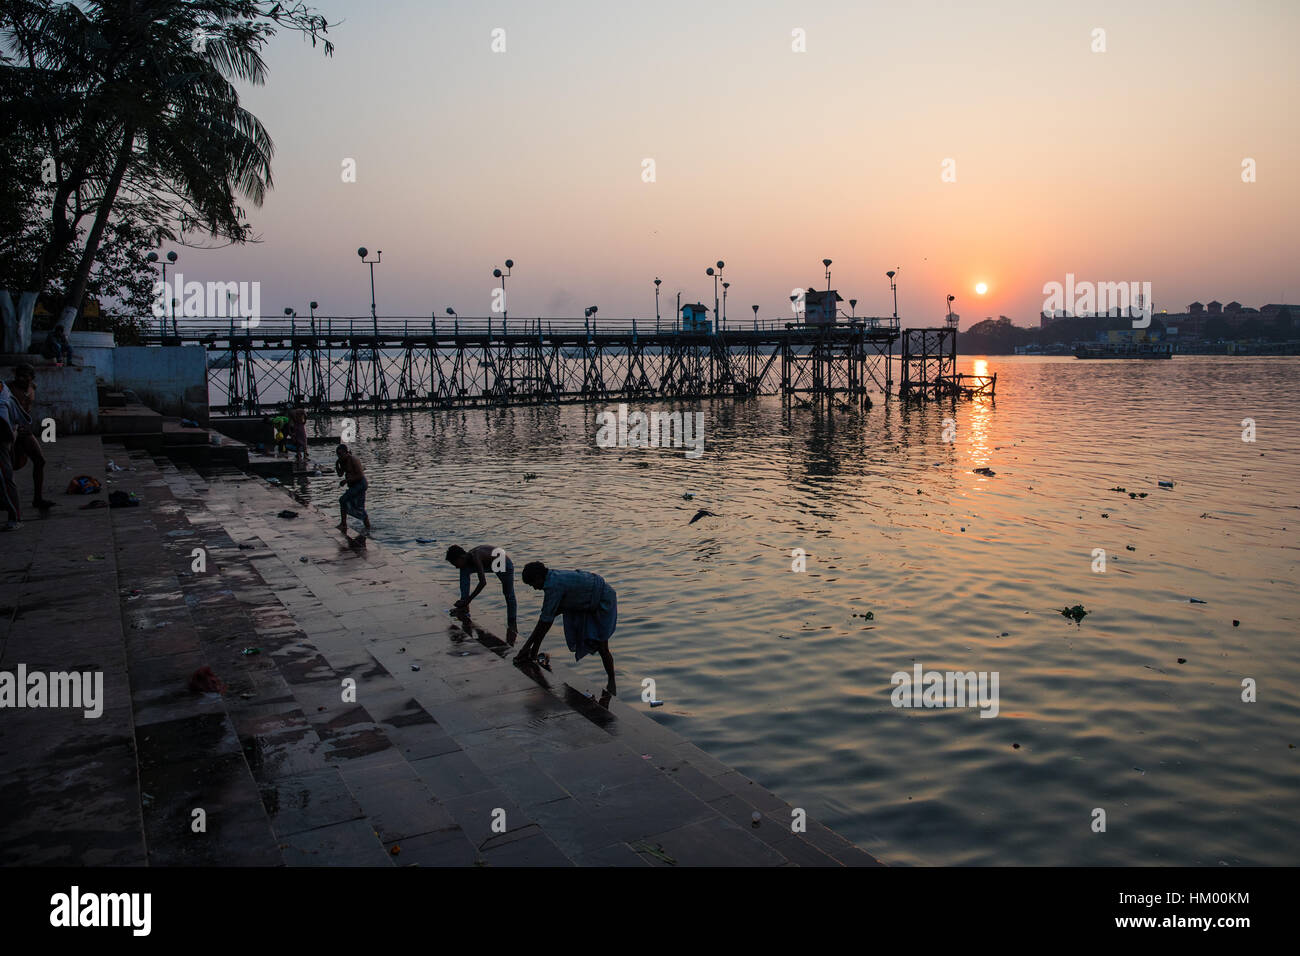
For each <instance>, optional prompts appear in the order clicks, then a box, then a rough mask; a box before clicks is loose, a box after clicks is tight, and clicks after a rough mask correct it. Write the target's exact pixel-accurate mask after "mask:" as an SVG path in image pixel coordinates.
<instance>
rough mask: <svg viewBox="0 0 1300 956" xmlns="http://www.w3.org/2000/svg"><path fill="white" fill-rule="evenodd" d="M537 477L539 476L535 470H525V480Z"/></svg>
mask: <svg viewBox="0 0 1300 956" xmlns="http://www.w3.org/2000/svg"><path fill="white" fill-rule="evenodd" d="M536 477H537V472H535V471H526V472H524V481H532V480H533V479H534V478H536Z"/></svg>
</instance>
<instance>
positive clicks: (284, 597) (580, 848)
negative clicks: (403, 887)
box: [177, 466, 875, 865]
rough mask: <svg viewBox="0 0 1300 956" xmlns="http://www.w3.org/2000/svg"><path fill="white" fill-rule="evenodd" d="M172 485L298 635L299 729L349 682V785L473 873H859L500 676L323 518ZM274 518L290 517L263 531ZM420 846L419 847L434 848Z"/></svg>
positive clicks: (600, 715) (646, 726)
mask: <svg viewBox="0 0 1300 956" xmlns="http://www.w3.org/2000/svg"><path fill="white" fill-rule="evenodd" d="M177 471H178V474H179V475H180V476H181V477H182V478H184V479H185V480H186V481H187V482H189V483H190V487H192V488H193V489H194V491H195V493H196V494H202V495H203V497H204V503H205V504H206V505H207V509H208V514H210V515H212V516H213V517H214V518H215V519H216V520H217V521H219V523H220V524H221V526H222V527H223V528H224V529H225V530H226V531H227V532H228V533H229V534H230V535H231V537H232V538H233V539H234V540H236V541H239V542H241V543H244V544H246V545H248V546H249V547H250V548H251V550H250V551H248V552H247V553H248V557H249V560H250V562H251V563H252V564H253V565H255V566H256V567H257V568H258V571H259V573H260V574H261V575H262V577H263V579H264V580H265V581H267V582H268V583H269V584H270V585H271V586H272V587H273V588H275V593H276V595H277V597H278V598H279V600H280V602H281V604H282V605H283V606H284V608H285V610H286V611H287V612H288V613H289V614H290V615H292V617H293V619H294V621H295V623H296V624H297V625H298V626H299V627H301V629H302V631H303V632H304V637H305V640H303V641H302V642H301V643H300V644H298V645H297V646H296V647H294V648H286V649H285V651H284V656H285V658H286V665H288V664H289V663H290V662H291V661H292V662H294V663H295V665H296V666H297V667H298V668H305V669H306V670H300V672H299V674H300V676H302V677H303V678H304V679H303V680H302V681H301V683H300V684H299V683H294V684H293V686H292V688H291V690H292V691H293V693H294V694H295V699H299V700H300V701H302V702H304V703H305V704H306V705H307V706H303V707H301V708H300V709H301V710H302V711H303V712H304V714H305V715H307V719H308V723H312V720H311V718H310V704H311V703H312V702H315V701H321V702H327V703H329V704H330V706H331V708H332V709H330V710H327V711H324V713H326V714H331V713H333V708H334V705H333V704H332V698H336V697H337V687H338V681H339V679H340V678H341V677H342V676H354V677H355V679H356V680H357V688H358V705H357V706H358V709H359V710H363V711H365V713H366V714H367V715H369V716H370V718H371V720H370V722H367V721H366V720H365V718H364V717H363V716H362V715H361V714H359V713H356V714H346V713H345V714H339V715H338V719H339V720H349V721H352V722H353V723H351V724H349V725H347V726H350V727H351V728H352V731H353V733H354V734H356V735H357V740H363V739H364V740H365V741H366V745H367V746H372V747H375V748H377V749H375V750H374V751H373V752H372V753H371V754H368V755H367V756H368V757H369V759H370V760H371V762H372V763H373V766H372V767H367V768H366V769H365V770H364V773H362V774H361V775H360V777H361V781H370V782H374V781H377V780H383V781H385V782H386V783H387V784H389V785H391V786H400V787H404V788H409V789H410V790H411V791H412V792H413V793H418V794H419V796H420V798H421V799H422V798H423V794H424V792H425V791H424V790H420V789H419V788H417V787H416V786H415V784H416V780H419V781H422V782H423V783H424V784H425V785H426V786H427V790H428V793H429V794H430V795H431V796H432V797H433V798H434V800H435V801H436V802H437V804H438V805H439V806H440V807H442V808H444V809H445V810H446V811H447V813H448V814H449V815H450V818H451V820H452V821H454V824H455V826H457V827H458V828H459V829H460V831H461V832H462V833H464V834H465V835H467V836H468V837H469V838H470V840H471V842H472V843H473V845H474V847H475V849H476V851H477V852H478V853H479V854H481V855H482V858H483V861H484V862H487V863H494V862H502V863H506V862H510V863H522V862H539V863H551V862H558V861H557V860H556V859H555V853H554V851H557V850H558V852H559V853H560V854H562V855H563V857H564V858H565V859H566V860H571V861H573V862H575V863H582V864H617V863H622V864H628V865H644V864H645V863H664V862H666V859H665V858H671V859H673V860H676V861H678V862H682V863H714V864H718V863H725V862H730V863H735V864H737V865H762V864H767V865H786V864H790V863H801V864H812V865H817V864H820V865H842V864H874V863H875V861H874V859H873V858H871V857H870V856H869V855H868V854H866V853H863V852H862V851H861V850H859V849H857V848H856V847H854V846H853V845H852V844H850V843H848V842H847V841H845V840H844V839H843V838H841V837H839V836H838V835H837V834H835V833H833V832H832V831H830V830H828V829H826V828H825V827H823V826H821V825H820V824H818V823H816V822H815V821H811V820H810V821H808V832H807V833H800V834H796V833H792V832H791V827H790V821H791V809H792V808H791V807H790V806H789V805H788V804H786V803H785V802H784V801H782V800H780V799H779V798H777V797H775V796H774V795H772V794H771V793H769V792H768V791H767V790H765V789H764V788H762V787H760V786H759V785H758V784H755V783H753V782H752V781H750V780H748V779H747V778H745V777H744V776H743V775H741V774H739V773H737V772H735V771H733V770H731V769H730V768H728V767H726V766H725V765H723V764H721V763H720V762H718V761H716V760H714V759H713V758H711V757H709V756H708V755H707V754H705V753H704V752H703V751H701V750H700V749H699V748H697V747H695V746H694V745H693V744H690V743H689V742H687V741H685V740H683V739H682V738H680V737H679V736H677V735H676V734H675V733H673V732H672V731H670V730H668V729H667V728H664V727H662V726H661V725H659V724H658V723H657V722H655V721H654V720H653V719H651V718H650V717H648V716H647V715H646V714H644V713H641V712H640V711H638V710H637V709H636V708H635V707H634V706H629V705H627V704H624V703H623V702H621V701H618V700H617V699H616V700H614V701H612V702H611V703H610V706H609V707H608V708H605V707H601V706H599V705H598V704H597V703H595V702H594V701H593V700H591V699H590V698H589V697H588V696H586V695H585V694H584V692H583V691H582V690H581V689H579V688H577V687H574V686H571V685H570V684H568V683H565V682H564V681H563V680H559V679H556V678H553V677H551V676H550V675H547V674H545V673H544V672H540V671H539V672H537V675H536V677H535V678H533V677H530V676H529V675H527V674H525V673H524V672H522V671H520V670H519V669H517V668H515V667H513V666H511V665H510V664H509V663H508V662H507V661H504V660H502V659H501V658H502V656H503V655H504V654H505V653H506V651H507V648H506V646H505V645H504V643H503V642H502V641H501V640H500V639H499V638H497V637H496V636H495V635H493V634H491V633H489V632H487V631H485V630H483V629H482V628H479V627H474V626H470V627H468V628H463V627H461V626H460V625H459V624H458V623H457V622H456V621H455V620H453V619H451V618H449V617H448V616H447V615H446V613H445V608H446V607H447V606H448V605H449V604H450V603H451V601H452V600H454V594H453V593H452V591H451V587H450V581H448V582H444V583H440V584H435V583H434V582H431V581H429V580H428V579H426V578H425V577H423V576H422V575H421V574H420V573H418V572H416V571H414V570H413V569H412V568H410V567H409V566H406V565H405V564H404V563H403V562H401V561H400V559H397V558H396V557H395V556H394V555H390V554H388V553H386V552H385V551H384V549H382V548H379V547H378V546H376V545H374V543H373V542H370V543H368V544H367V545H366V546H365V547H364V548H358V547H355V546H348V545H345V544H344V543H343V542H342V541H341V539H340V537H339V535H338V533H337V531H332V529H331V524H332V517H326V516H324V515H321V514H320V513H319V512H317V511H315V509H312V508H309V507H306V506H304V505H302V504H301V503H295V502H294V501H293V499H291V498H290V497H289V496H288V495H287V493H286V491H285V490H283V489H280V488H274V487H272V486H270V485H268V484H267V483H266V482H264V481H261V480H259V479H255V478H251V477H248V476H243V475H223V476H221V477H220V478H219V479H215V480H213V481H212V482H211V483H206V482H203V480H202V479H199V478H198V476H196V475H192V474H190V473H189V470H188V469H186V468H185V467H184V466H180V467H178V469H177ZM286 507H287V508H290V509H291V510H295V511H298V512H299V517H298V518H295V519H283V518H277V517H275V516H276V514H277V513H278V511H279V510H280V509H283V508H286ZM413 665H414V667H418V668H419V669H418V670H417V669H414V667H413ZM310 678H316V680H311V679H310ZM291 683H292V681H291ZM314 683H315V684H319V686H318V687H312V686H311V685H312V684H314ZM313 694H314V695H315V696H313ZM399 702H400V704H401V707H400V708H399V709H397V710H394V709H393V707H394V705H396V704H398V703H399ZM317 706H320V704H319V703H318V704H317ZM426 718H427V719H426ZM331 719H333V718H331ZM367 734H368V736H366V735H367ZM385 741H387V743H388V744H389V745H390V746H391V749H392V750H394V751H397V752H396V753H391V752H390V751H389V747H385V746H384V742H385ZM399 757H400V758H403V759H399ZM344 772H345V776H346V775H347V772H346V771H344ZM354 776H355V775H354ZM361 781H358V784H359V785H361ZM393 809H394V810H396V809H397V808H396V807H394V808H393ZM494 810H504V811H505V820H506V832H505V833H502V834H494V833H493V832H492V830H491V821H492V813H493V811H494ZM756 812H757V813H758V814H759V825H758V826H757V827H755V826H754V823H753V815H754V814H755V813H756ZM448 829H450V828H448ZM437 832H438V831H432V832H429V833H425V834H423V837H424V838H426V840H434V839H448V838H447V837H446V836H445V835H443V836H441V837H437V836H435V834H437ZM408 839H409V838H408ZM507 848H509V849H507Z"/></svg>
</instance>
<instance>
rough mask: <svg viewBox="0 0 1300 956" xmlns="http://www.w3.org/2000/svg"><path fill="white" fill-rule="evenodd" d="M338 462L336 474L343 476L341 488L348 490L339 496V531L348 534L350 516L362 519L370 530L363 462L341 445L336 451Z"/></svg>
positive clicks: (345, 446)
mask: <svg viewBox="0 0 1300 956" xmlns="http://www.w3.org/2000/svg"><path fill="white" fill-rule="evenodd" d="M335 454H336V455H337V460H336V461H335V462H334V473H335V474H336V475H342V476H343V480H342V481H340V482H339V487H342V486H343V485H347V488H348V490H347V491H345V492H343V494H341V495H339V524H338V529H339V530H340V531H342V532H343V533H344V534H347V533H348V515H352V516H353V517H354V518H360V519H361V520H362V522H363V523H364V524H365V526H366V530H367V531H369V530H370V515H368V514H366V488H367V487H368V483H367V481H366V470H365V469H364V468H362V467H361V462H360V461H358V460H357V456H356V455H354V454H352V452H350V451H348V446H347V445H339V447H338V448H337V449H335Z"/></svg>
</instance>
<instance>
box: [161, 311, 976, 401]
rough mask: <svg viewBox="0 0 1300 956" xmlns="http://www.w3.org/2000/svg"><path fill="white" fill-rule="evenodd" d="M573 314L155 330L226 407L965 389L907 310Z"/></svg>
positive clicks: (951, 348) (823, 397)
mask: <svg viewBox="0 0 1300 956" xmlns="http://www.w3.org/2000/svg"><path fill="white" fill-rule="evenodd" d="M343 321H346V320H343ZM567 321H568V323H569V327H567V328H566V327H564V325H563V322H562V320H550V321H548V320H515V321H512V322H511V323H509V324H508V325H507V326H506V327H505V328H502V323H501V322H500V321H499V320H497V321H496V327H495V328H493V322H492V320H478V321H477V323H476V322H475V321H474V320H465V319H457V320H456V321H455V322H454V323H444V325H445V326H446V327H444V328H438V327H437V325H436V324H435V323H430V330H429V331H428V332H424V333H412V332H411V331H410V329H409V325H407V326H405V327H403V328H401V329H400V330H395V329H393V328H392V327H391V320H385V324H386V327H385V328H378V330H377V331H378V334H377V335H376V334H374V331H372V332H371V334H364V335H358V334H355V333H354V332H353V331H349V332H347V333H345V334H338V333H337V332H334V331H333V330H334V329H335V328H337V327H338V324H339V322H340V320H332V321H327V320H317V322H318V323H319V325H317V326H316V330H315V331H313V330H312V329H307V328H302V327H291V328H282V327H275V328H269V327H265V326H263V327H259V328H255V329H247V330H239V329H220V328H219V327H214V326H212V325H211V324H209V325H207V326H206V327H205V326H204V325H202V324H199V323H197V322H196V323H191V324H190V327H189V328H188V329H181V330H180V334H179V335H177V334H173V335H170V336H166V337H155V339H156V340H161V341H163V342H165V343H167V344H193V343H201V344H203V345H204V346H205V347H206V348H207V350H208V364H209V370H208V384H209V395H210V402H211V408H212V411H213V413H215V414H226V415H250V414H260V413H264V412H266V411H269V410H271V409H273V408H276V407H279V406H281V405H283V404H285V403H290V404H294V405H301V406H303V407H305V408H309V409H312V410H314V411H318V412H324V411H347V410H360V409H374V410H381V409H393V408H452V407H465V406H475V405H478V406H500V405H521V404H540V403H556V402H588V401H611V400H618V401H632V400H646V401H674V400H690V399H698V398H703V397H712V396H722V395H733V396H747V395H781V396H783V397H785V398H788V399H795V400H807V401H829V402H835V403H839V404H853V403H860V404H863V405H868V406H869V405H870V404H871V397H870V396H871V395H873V394H875V395H879V396H886V397H887V396H889V395H891V394H893V393H894V391H895V371H896V369H895V365H897V366H898V368H897V371H898V372H899V373H900V375H901V380H900V381H899V382H898V387H897V393H898V395H899V396H900V397H904V398H918V399H927V398H934V399H937V398H942V397H946V396H954V397H955V396H957V395H961V394H967V392H964V391H963V390H962V389H961V388H959V387H956V384H955V383H959V381H960V379H961V378H962V376H957V374H956V333H955V330H953V329H906V330H901V331H900V329H899V327H898V324H897V321H896V320H894V319H892V318H882V319H858V320H855V321H853V322H852V323H848V322H845V323H843V324H837V325H833V326H822V327H818V326H808V325H801V324H795V323H790V324H789V325H783V324H771V325H769V326H768V327H766V328H757V327H756V328H753V329H736V330H730V329H728V330H726V331H723V332H716V333H710V334H704V333H689V332H681V331H676V330H668V331H651V332H640V331H638V330H637V328H636V325H635V323H631V324H625V325H623V326H620V325H617V324H614V323H609V324H606V325H605V326H604V327H602V328H599V329H596V328H595V327H594V326H593V324H592V323H580V324H579V323H574V321H573V320H567ZM377 325H378V323H376V326H377ZM556 325H560V326H561V327H560V328H556ZM900 337H901V338H902V343H903V347H902V352H901V354H900V355H899V356H897V357H896V356H895V355H894V352H895V351H896V349H895V345H896V343H897V342H898V341H899V339H900ZM965 378H970V377H969V376H965ZM982 394H991V389H989V390H988V391H987V392H983V393H982Z"/></svg>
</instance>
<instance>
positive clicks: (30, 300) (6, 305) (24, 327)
mask: <svg viewBox="0 0 1300 956" xmlns="http://www.w3.org/2000/svg"><path fill="white" fill-rule="evenodd" d="M35 310H36V293H35V292H20V293H18V307H17V308H16V309H15V308H14V300H13V295H12V294H10V292H9V290H8V289H0V319H3V323H4V325H3V331H4V336H3V338H0V352H5V353H8V354H17V355H21V354H24V353H26V352H30V351H31V346H32V313H33V312H34V311H35Z"/></svg>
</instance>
